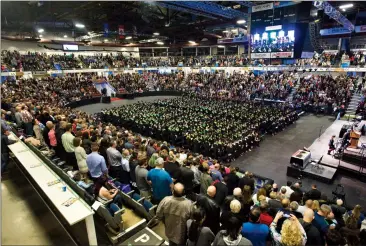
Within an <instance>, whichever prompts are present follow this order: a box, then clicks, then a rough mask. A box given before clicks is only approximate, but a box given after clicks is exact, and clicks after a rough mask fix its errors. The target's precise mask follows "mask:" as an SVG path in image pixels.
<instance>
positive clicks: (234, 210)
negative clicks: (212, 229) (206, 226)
mask: <svg viewBox="0 0 366 246" xmlns="http://www.w3.org/2000/svg"><path fill="white" fill-rule="evenodd" d="M241 211H242V206H241V203H240V201H238V200H237V199H233V200H232V201H231V202H230V211H227V210H223V211H222V213H221V217H220V223H221V228H220V229H221V230H226V229H227V227H228V226H229V224H228V223H229V218H230V217H231V216H234V217H236V218H237V219H238V220H240V221H244V219H245V217H244V216H245V215H244V214H243V213H241Z"/></svg>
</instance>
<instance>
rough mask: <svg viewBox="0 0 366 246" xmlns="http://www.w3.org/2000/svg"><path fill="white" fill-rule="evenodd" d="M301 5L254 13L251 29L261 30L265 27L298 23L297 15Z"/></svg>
mask: <svg viewBox="0 0 366 246" xmlns="http://www.w3.org/2000/svg"><path fill="white" fill-rule="evenodd" d="M298 6H299V4H296V5H292V6H287V7H283V8H272V9H268V10H263V11H258V12H254V13H252V15H251V18H252V19H251V28H252V30H253V28H254V29H255V28H258V27H259V28H261V27H263V26H276V25H286V24H290V23H295V22H296V15H297V11H298Z"/></svg>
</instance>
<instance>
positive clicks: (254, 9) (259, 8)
mask: <svg viewBox="0 0 366 246" xmlns="http://www.w3.org/2000/svg"><path fill="white" fill-rule="evenodd" d="M269 9H273V3H265V4H261V5H256V6H253V7H252V13H254V12H259V11H263V10H269Z"/></svg>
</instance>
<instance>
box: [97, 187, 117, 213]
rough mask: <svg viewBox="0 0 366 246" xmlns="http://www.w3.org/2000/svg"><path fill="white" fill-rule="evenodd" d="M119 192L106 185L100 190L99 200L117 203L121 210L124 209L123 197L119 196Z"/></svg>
mask: <svg viewBox="0 0 366 246" xmlns="http://www.w3.org/2000/svg"><path fill="white" fill-rule="evenodd" d="M118 192H119V190H118V189H115V188H113V187H112V186H111V185H110V184H109V183H105V185H104V186H102V187H101V188H100V190H99V193H98V194H99V198H101V199H103V200H105V201H109V200H113V201H112V202H113V203H116V204H117V205H118V206H119V207H120V208H122V205H123V204H122V197H121V195H120V194H118Z"/></svg>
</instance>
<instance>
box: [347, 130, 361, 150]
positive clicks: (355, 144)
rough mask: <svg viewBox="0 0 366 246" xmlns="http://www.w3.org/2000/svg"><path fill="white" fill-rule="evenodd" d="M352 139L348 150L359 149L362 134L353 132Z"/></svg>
mask: <svg viewBox="0 0 366 246" xmlns="http://www.w3.org/2000/svg"><path fill="white" fill-rule="evenodd" d="M350 137H351V144H350V146H348V148H353V149H357V148H358V140H359V139H360V137H361V133H360V132H357V131H351V134H350Z"/></svg>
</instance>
